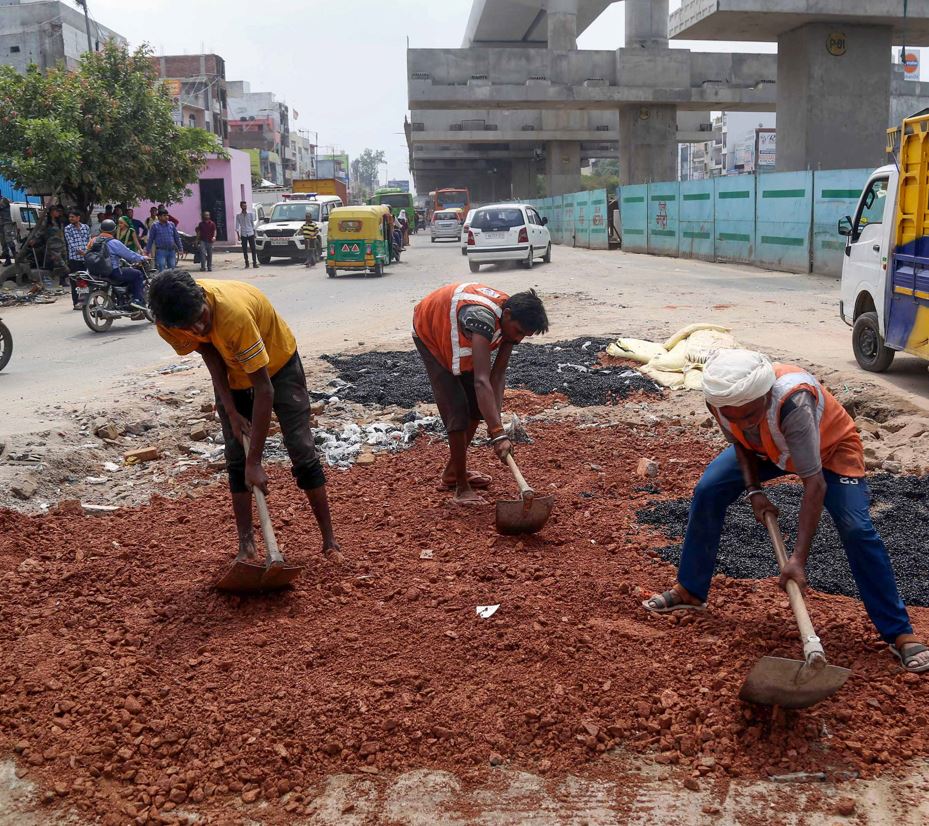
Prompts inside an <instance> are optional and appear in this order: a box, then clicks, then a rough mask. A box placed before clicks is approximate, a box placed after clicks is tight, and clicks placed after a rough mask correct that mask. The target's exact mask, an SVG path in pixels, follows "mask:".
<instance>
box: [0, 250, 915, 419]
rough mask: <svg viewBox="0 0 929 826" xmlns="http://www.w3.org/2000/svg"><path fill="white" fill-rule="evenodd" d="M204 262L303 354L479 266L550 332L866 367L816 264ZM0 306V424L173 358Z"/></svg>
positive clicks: (57, 313) (430, 255) (907, 377)
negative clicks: (696, 327) (680, 332)
mask: <svg viewBox="0 0 929 826" xmlns="http://www.w3.org/2000/svg"><path fill="white" fill-rule="evenodd" d="M216 265H217V272H215V273H214V276H215V277H218V278H241V279H246V280H249V281H251V282H252V283H254V284H255V285H256V286H258V287H260V288H261V289H263V290H264V291H265V292H267V294H268V295H269V296H270V298H271V299H272V301H273V302H274V303H275V305H276V306H277V307H278V308H279V309H280V310H281V312H282V313H283V314H284V316H285V317H286V319H287V320H288V322H289V323H290V324H291V326H292V327H293V329H294V332H295V334H296V335H297V338H298V341H299V342H300V349H301V351H302V352H303V354H304V355H305V356H311V355H318V354H319V353H321V352H326V351H333V350H338V349H345V348H349V347H357V345H358V343H359V342H362V341H363V342H365V345H366V346H372V345H382V344H389V345H392V346H397V347H406V346H408V344H409V328H410V317H411V312H412V308H413V305H414V304H415V302H416V301H417V300H418V299H419V298H420V297H421V296H422V295H423V294H424V293H426V292H428V291H429V290H430V289H432V288H435V287H437V286H439V285H441V284H443V283H448V282H450V281H454V280H473V279H474V278H475V277H479V278H480V279H481V280H484V281H487V282H489V283H491V284H492V285H494V286H498V287H499V288H501V289H503V290H508V291H515V290H518V289H524V288H526V287H527V286H533V287H536V288H537V289H539V290H540V292H542V293H543V295H544V296H545V298H546V304H547V305H548V307H549V315H550V318H551V321H552V332H551V335H553V336H561V337H570V336H574V335H582V334H610V333H616V334H623V335H633V336H642V337H650V336H654V337H658V338H661V337H664V336H666V335H668V334H670V333H672V332H673V331H674V330H676V329H677V328H679V327H681V326H683V325H685V324H689V323H691V322H693V321H697V320H700V321H715V322H718V323H723V324H728V325H730V326H731V327H732V328H733V330H734V332H735V334H736V336H737V337H738V338H739V339H740V340H741V341H743V342H744V343H746V344H750V345H753V346H756V347H758V348H760V349H765V350H767V351H769V352H772V353H774V354H779V355H782V356H792V357H800V358H803V359H805V360H807V361H809V362H812V363H814V364H819V365H823V366H825V367H828V368H831V369H834V370H838V371H841V372H843V373H845V374H846V375H847V380H849V381H860V380H861V378H863V377H865V374H863V373H861V371H860V370H858V368H857V366H856V365H855V362H854V359H853V356H852V352H851V342H850V330H849V328H848V327H846V326H845V325H844V324H843V323H842V322H841V320H840V319H839V318H838V282H837V281H835V280H834V279H831V278H825V277H822V276H810V275H794V274H790V273H780V272H768V271H763V270H756V269H753V268H747V267H739V266H729V265H716V264H708V263H705V262H699V261H687V260H683V259H675V258H660V257H655V256H647V255H633V254H626V253H622V252H615V251H614V252H603V251H591V250H574V249H566V248H562V247H555V248H554V260H553V262H552V263H551V264H548V265H545V264H541V263H539V264H536V266H535V268H534V269H533V270H532V271H531V272H529V271H527V270H525V269H523V268H521V267H516V266H511V265H505V266H503V265H501V266H490V267H485V268H484V270H483V271H482V274H481V275H480V276H472V274H471V273H470V272H469V270H468V267H467V261H466V259H465V258H463V257H462V256H461V254H460V248H459V246H458V245H457V243H451V242H439V243H436V244H430V243H429V240H428V238H426V237H425V236H422V235H420V236H414V240H413V247H412V248H411V249H410V250H408V251H407V253H406V255H405V256H404V260H403V262H402V263H401V264H399V265H395V266H392V267H390V268H389V269H388V271H387V274H386V275H385V277H384V278H381V279H373V278H367V279H366V278H361V277H355V276H341V277H339V278H338V279H330V278H327V277H326V273H325V271H324V270H323V268H322V267H321V266H317V267H316V268H315V269H311V270H307V269H305V268H304V267H302V266H300V265H297V264H292V263H289V262H283V261H282V262H281V263H278V264H272V265H270V266H265V267H262V268H261V269H259V270H244V269H242V268H241V258H239V257H238V256H232V255H227V256H222V257H219V259H218V261H217V262H216ZM3 318H4V321H5V322H6V323H7V324H8V325H9V327H10V328H11V329H12V331H13V336H14V355H13V360H12V361H11V363H10V364H9V366H8V367H7V369H6V370H4V371H3V372H2V373H0V436H4V435H9V434H12V433H18V432H26V431H29V430H42V429H47V428H49V427H52V426H54V424H55V420H54V418H53V417H52V418H50V417H49V415H48V414H47V413H43V412H42V409H43V408H45V409H47V407H48V405H49V404H53V403H54V402H55V401H56V400H57V401H60V402H79V401H85V400H100V399H111V398H114V399H115V398H118V396H117V394H118V393H123V394H125V393H126V392H127V391H126V388H125V386H123V387H121V388H120V387H118V383H119V384H122V380H123V379H124V378H125V377H127V376H129V377H131V376H133V375H139V374H141V373H144V372H150V371H152V370H154V369H156V368H158V367H164V366H165V365H168V364H171V363H172V362H175V361H177V359H176V357H175V356H174V355H173V353H172V352H171V351H170V350H169V349H168V348H167V346H166V345H165V344H164V343H163V342H162V341H161V340H160V339H159V338H158V336H157V335H156V334H155V332H154V330H153V329H152V327H151V326H150V325H147V324H144V323H140V322H128V321H117V322H115V323H114V325H113V327H112V328H111V329H110V331H109V332H107V333H104V334H97V333H92V332H90V331H89V330H88V329H87V328H86V327H85V325H84V323H83V320H82V319H81V316H80V314H79V313H76V312H73V311H72V310H71V308H70V302H69V301H68V300H67V297H63V298H62V299H60V300H59V301H58V302H57V303H56V304H51V305H44V306H43V305H37V306H29V307H17V308H12V309H8V310H4V311H3ZM183 375H184V377H185V379H186V378H189V377H190V376H191V373H185V374H183ZM867 378H872V377H871V376H867ZM927 378H929V377H927V375H926V369H925V365H924V364H923V363H921V362H919V361H917V360H916V359H912V358H908V357H904V358H899V359H898V360H897V362H896V363H895V364H894V368H893V369H892V371H891V372H890V373H888V374H887V375H886V377H883V378H881V379H879V383H881V384H883V385H884V386H885V387H887V388H889V389H892V390H895V391H896V392H898V393H900V394H901V395H903V396H906V397H908V398H909V399H910V400H911V401H913V402H915V403H917V404H919V405H920V406H922V407H924V408H925V409H927V410H929V393H927V388H929V381H927ZM165 381H166V382H170V381H171V379H170V378H166V379H165Z"/></svg>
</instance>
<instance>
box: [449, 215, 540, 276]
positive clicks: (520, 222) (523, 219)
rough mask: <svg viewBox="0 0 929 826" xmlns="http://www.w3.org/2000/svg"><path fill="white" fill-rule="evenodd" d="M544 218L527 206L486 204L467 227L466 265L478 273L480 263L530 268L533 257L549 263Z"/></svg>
mask: <svg viewBox="0 0 929 826" xmlns="http://www.w3.org/2000/svg"><path fill="white" fill-rule="evenodd" d="M546 224H548V218H542V217H541V216H540V215H539V213H538V212H536V210H535V208H534V207H531V206H529V204H489V205H488V206H482V207H480V208H478V209H476V210H475V211H474V215H472V216H471V221H470V224H469V228H468V236H467V238H468V266H470V268H471V272H478V271H479V270H480V268H481V264H495V263H497V262H498V261H520V262H522V263H523V265H524V266H526V267H530V268H531V267H532V266H533V264H535V260H536V258H541V259H542V260H543V261H544V262H545V263H546V264H548V263H550V262H551V260H552V236H551V234H550V233H549V231H548V227H547V226H546Z"/></svg>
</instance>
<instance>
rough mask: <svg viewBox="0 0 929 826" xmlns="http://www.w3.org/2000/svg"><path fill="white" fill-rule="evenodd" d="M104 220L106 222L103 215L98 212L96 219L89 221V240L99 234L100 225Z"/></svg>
mask: <svg viewBox="0 0 929 826" xmlns="http://www.w3.org/2000/svg"><path fill="white" fill-rule="evenodd" d="M105 220H106V217H105V214H104V213H102V212H98V213H97V215H96V217H95V218H93V219H92V220H91V222H90V236H91V238H95V237H96V236H98V235H99V234H100V224H102V223H103V222H104V221H105Z"/></svg>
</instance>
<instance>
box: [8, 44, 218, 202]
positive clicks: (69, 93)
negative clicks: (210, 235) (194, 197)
mask: <svg viewBox="0 0 929 826" xmlns="http://www.w3.org/2000/svg"><path fill="white" fill-rule="evenodd" d="M0 113H2V114H0V175H3V176H4V177H6V178H9V179H10V180H12V181H13V182H14V183H15V184H16V185H17V186H19V187H23V188H27V189H31V190H33V191H35V192H39V193H57V194H58V195H59V196H60V197H62V199H63V200H66V201H69V202H72V203H73V204H74V205H76V206H77V207H78V208H79V209H81V211H82V212H84V213H85V214H89V213H90V211H91V209H92V207H93V206H94V205H96V204H102V203H106V202H118V201H125V202H129V203H133V202H137V201H141V200H152V201H161V202H165V203H167V202H170V201H176V200H179V199H180V198H182V197H183V196H184V195H185V194H189V193H190V190H189V189H188V185H189V184H191V183H193V182H194V181H196V180H197V177H198V175H199V172H200V170H201V169H202V168H203V166H204V164H205V163H206V161H207V159H208V158H209V157H210V156H211V155H220V156H224V155H225V154H226V153H225V152H224V150H223V148H222V145H221V144H220V142H219V141H218V140H217V138H216V136H214V135H213V134H211V133H209V132H207V131H205V130H203V129H195V128H190V127H183V126H177V125H176V124H175V123H174V118H173V103H172V100H171V98H170V97H169V96H168V93H167V91H166V90H165V88H164V86H163V84H161V83H160V82H159V80H158V78H157V75H156V73H155V70H154V68H153V66H152V65H151V62H150V61H149V52H148V50H147V49H146V48H140V49H137V50H135V51H134V52H131V53H130V52H129V51H128V50H127V49H126V48H125V47H122V46H119V45H117V44H115V43H112V42H110V43H107V44H106V45H105V46H104V47H103V49H102V50H101V51H100V52H89V53H87V54H85V55H84V56H83V58H82V59H81V63H80V66H79V67H78V69H77V70H76V71H68V70H67V69H64V68H57V69H51V70H49V71H47V72H45V73H43V72H41V71H40V70H39V69H38V67H36V66H31V67H30V68H29V70H28V71H27V72H26V73H25V74H22V75H21V74H19V73H17V72H16V71H15V70H14V69H12V68H11V67H9V66H0Z"/></svg>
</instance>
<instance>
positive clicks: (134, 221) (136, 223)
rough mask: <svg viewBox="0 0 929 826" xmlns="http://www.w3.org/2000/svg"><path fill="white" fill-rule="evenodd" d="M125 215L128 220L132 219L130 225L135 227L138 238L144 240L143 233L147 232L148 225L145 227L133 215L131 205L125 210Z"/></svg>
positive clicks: (133, 211)
mask: <svg viewBox="0 0 929 826" xmlns="http://www.w3.org/2000/svg"><path fill="white" fill-rule="evenodd" d="M126 216H127V217H128V218H129V220H130V221H132V226H134V227H135V234H136V235H138V236H139V240H140V241H144V240H145V235H146V234H147V232H148V227H146V226H145V224H144V223H143V222H142V221H140V220H139V219H138V218H136V217H135V210H134V209H133V208H132V207H129V209H127V210H126Z"/></svg>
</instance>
